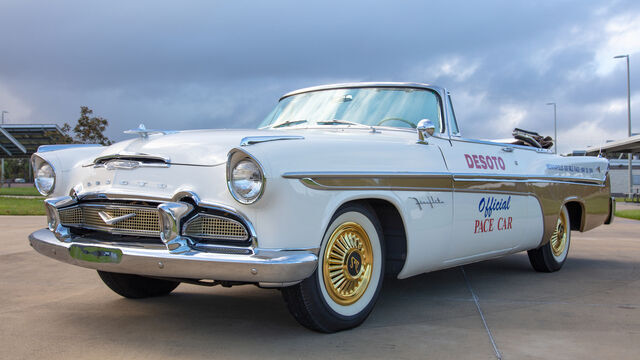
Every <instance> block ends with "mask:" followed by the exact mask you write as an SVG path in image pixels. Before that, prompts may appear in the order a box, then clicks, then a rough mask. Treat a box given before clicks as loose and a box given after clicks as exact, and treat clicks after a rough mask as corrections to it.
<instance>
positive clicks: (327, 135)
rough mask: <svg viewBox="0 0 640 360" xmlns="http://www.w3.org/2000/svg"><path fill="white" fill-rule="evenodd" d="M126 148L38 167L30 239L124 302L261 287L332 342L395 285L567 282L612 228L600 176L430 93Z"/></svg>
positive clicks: (321, 92) (376, 96)
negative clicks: (589, 240)
mask: <svg viewBox="0 0 640 360" xmlns="http://www.w3.org/2000/svg"><path fill="white" fill-rule="evenodd" d="M128 132H129V133H131V134H132V138H131V139H129V140H126V141H122V142H119V143H116V144H114V145H111V146H107V147H103V146H88V145H53V146H42V147H41V148H40V149H39V151H38V152H37V153H36V154H34V155H33V158H32V162H33V168H34V169H35V173H36V179H35V181H36V186H37V188H38V190H39V191H40V192H41V193H42V194H44V195H47V196H48V198H47V200H45V207H46V210H47V221H48V227H47V228H45V229H42V230H38V231H36V232H34V233H33V234H31V235H30V237H29V241H30V243H31V246H33V248H34V249H35V250H37V251H38V252H40V253H42V254H44V255H46V256H49V257H51V258H54V259H56V260H60V261H63V262H66V263H69V264H74V265H78V266H82V267H86V268H91V269H96V270H97V271H98V274H99V276H100V278H101V279H102V280H103V281H104V283H105V284H106V285H107V286H108V287H109V288H111V289H112V290H113V291H115V292H116V293H118V294H120V295H121V296H124V297H127V298H144V297H150V296H159V295H165V294H168V293H170V292H171V291H172V290H174V289H175V288H176V287H177V286H178V284H180V283H181V282H185V283H190V284H201V285H209V286H211V285H222V286H232V285H241V284H255V285H257V286H259V287H264V288H279V289H280V290H281V293H282V295H283V298H284V300H285V302H286V304H287V307H288V308H289V310H290V312H291V314H292V315H293V317H295V319H296V320H297V321H298V322H300V323H301V324H302V325H304V326H306V327H308V328H310V329H314V330H317V331H323V332H333V331H338V330H343V329H348V328H352V327H354V326H357V325H359V324H360V323H362V322H363V321H364V320H365V318H366V317H367V316H368V314H369V313H370V312H371V310H372V308H373V306H374V304H375V302H376V299H377V298H378V295H379V293H380V289H381V287H382V283H383V279H384V277H385V275H386V276H393V277H396V278H399V279H404V278H407V277H409V276H413V275H417V274H421V273H424V272H428V271H434V270H438V269H444V268H449V267H453V266H460V265H464V264H467V263H471V262H476V261H481V260H485V259H490V258H495V257H498V256H503V255H507V254H513V253H517V252H520V251H527V252H528V255H529V259H530V262H531V265H532V266H533V268H534V269H535V270H536V271H542V272H552V271H557V270H559V269H560V268H561V267H562V265H563V264H564V262H565V260H566V259H567V253H568V252H569V244H570V240H571V237H570V235H571V230H578V231H586V230H589V229H592V228H594V227H596V226H599V225H601V224H603V223H610V222H611V221H612V219H613V212H614V207H615V203H614V202H613V199H612V198H611V196H610V186H609V177H608V170H609V166H608V162H607V160H606V159H603V158H597V157H564V156H558V155H554V154H553V153H552V152H551V151H550V150H549V149H548V147H549V141H548V140H549V139H541V137H537V136H536V134H535V133H530V132H526V131H520V130H517V129H516V131H514V135H515V136H516V138H517V139H514V140H513V141H511V140H503V141H487V140H472V139H468V138H464V137H462V135H461V132H460V130H459V129H458V124H457V122H456V117H455V113H454V111H453V107H452V104H451V98H450V96H449V94H448V92H447V91H446V90H445V89H443V88H440V87H436V86H430V85H425V84H418V83H355V84H338V85H329V86H321V87H313V88H307V89H302V90H298V91H294V92H291V93H289V94H286V95H284V96H283V97H282V98H281V99H280V101H279V103H278V104H277V106H276V107H275V109H274V110H273V111H272V112H271V113H270V114H269V115H268V116H267V117H266V118H265V120H264V122H263V123H262V124H261V126H260V127H259V128H258V129H255V130H197V131H160V130H148V129H146V128H145V127H144V126H142V125H141V126H140V128H138V129H136V130H131V131H128ZM542 140H545V141H542ZM543 145H544V146H543Z"/></svg>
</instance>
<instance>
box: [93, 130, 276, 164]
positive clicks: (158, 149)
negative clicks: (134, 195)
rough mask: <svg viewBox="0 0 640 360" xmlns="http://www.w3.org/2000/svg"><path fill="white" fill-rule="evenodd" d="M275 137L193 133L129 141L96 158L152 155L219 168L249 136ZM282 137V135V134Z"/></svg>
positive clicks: (254, 133) (255, 132)
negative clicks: (230, 152)
mask: <svg viewBox="0 0 640 360" xmlns="http://www.w3.org/2000/svg"><path fill="white" fill-rule="evenodd" d="M265 135H273V131H270V130H256V129H243V130H190V131H180V132H176V133H171V134H167V135H161V134H157V135H150V136H149V137H148V138H146V139H145V138H141V137H138V138H136V139H131V140H125V141H121V142H118V143H115V144H113V145H111V146H108V147H106V148H105V149H104V150H103V151H102V152H101V153H100V154H99V155H98V156H96V158H98V157H107V156H115V155H132V156H133V155H151V156H154V157H161V158H167V159H169V160H170V162H171V163H172V164H184V165H209V166H211V165H219V164H222V163H224V162H226V161H227V154H228V153H229V150H231V149H233V148H235V147H238V146H240V141H241V140H242V139H243V138H244V137H247V136H265ZM279 135H280V134H279Z"/></svg>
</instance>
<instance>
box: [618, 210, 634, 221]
mask: <svg viewBox="0 0 640 360" xmlns="http://www.w3.org/2000/svg"><path fill="white" fill-rule="evenodd" d="M616 216H618V217H623V218H627V219H634V220H640V210H618V211H616Z"/></svg>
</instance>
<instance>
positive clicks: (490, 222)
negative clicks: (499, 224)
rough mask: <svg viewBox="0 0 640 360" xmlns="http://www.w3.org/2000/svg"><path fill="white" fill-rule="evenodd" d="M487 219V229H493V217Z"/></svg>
mask: <svg viewBox="0 0 640 360" xmlns="http://www.w3.org/2000/svg"><path fill="white" fill-rule="evenodd" d="M488 220H489V230H487V231H493V219H488Z"/></svg>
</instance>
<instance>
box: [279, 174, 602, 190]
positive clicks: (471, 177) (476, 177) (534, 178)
mask: <svg viewBox="0 0 640 360" xmlns="http://www.w3.org/2000/svg"><path fill="white" fill-rule="evenodd" d="M282 177H283V178H285V179H305V181H306V180H311V181H314V180H313V179H322V178H336V179H340V178H345V179H354V178H391V179H393V178H407V177H409V178H425V179H429V178H446V177H449V178H452V179H453V181H476V182H492V181H511V182H558V183H568V184H578V185H598V186H605V181H604V180H599V179H595V178H578V177H569V176H541V175H537V174H473V173H444V172H393V171H380V172H364V171H362V172H361V171H345V172H342V171H340V172H336V171H325V172H313V171H310V172H286V173H284V174H282ZM386 188H388V187H386Z"/></svg>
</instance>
